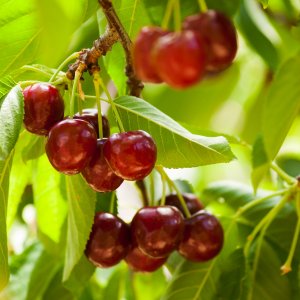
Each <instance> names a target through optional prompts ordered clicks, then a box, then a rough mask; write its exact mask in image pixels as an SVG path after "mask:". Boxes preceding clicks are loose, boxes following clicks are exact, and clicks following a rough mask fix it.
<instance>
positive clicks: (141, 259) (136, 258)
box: [125, 246, 168, 272]
mask: <svg viewBox="0 0 300 300" xmlns="http://www.w3.org/2000/svg"><path fill="white" fill-rule="evenodd" d="M167 259H168V257H167V256H166V257H160V258H154V257H151V256H149V255H146V254H145V253H143V252H142V251H141V250H140V249H139V248H138V247H137V246H133V247H132V248H131V250H130V251H129V253H128V254H127V256H126V257H125V261H126V263H127V264H128V266H129V267H130V268H131V269H132V270H133V271H135V272H154V271H156V270H157V269H159V268H160V267H161V266H162V265H163V264H164V263H165V262H166V261H167Z"/></svg>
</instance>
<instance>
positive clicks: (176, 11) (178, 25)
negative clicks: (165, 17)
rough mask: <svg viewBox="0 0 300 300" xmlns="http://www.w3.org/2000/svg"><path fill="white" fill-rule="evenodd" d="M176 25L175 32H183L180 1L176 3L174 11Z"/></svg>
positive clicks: (177, 0)
mask: <svg viewBox="0 0 300 300" xmlns="http://www.w3.org/2000/svg"><path fill="white" fill-rule="evenodd" d="M174 25H175V31H177V32H180V31H181V11H180V0H176V1H175V9H174Z"/></svg>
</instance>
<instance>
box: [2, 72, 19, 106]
mask: <svg viewBox="0 0 300 300" xmlns="http://www.w3.org/2000/svg"><path fill="white" fill-rule="evenodd" d="M16 84H17V83H16V82H15V81H14V80H13V79H12V78H11V76H4V77H3V78H1V79H0V105H1V102H2V100H3V99H4V97H6V95H7V94H8V93H9V91H10V90H11V89H12V88H13V87H14V86H15V85H16Z"/></svg>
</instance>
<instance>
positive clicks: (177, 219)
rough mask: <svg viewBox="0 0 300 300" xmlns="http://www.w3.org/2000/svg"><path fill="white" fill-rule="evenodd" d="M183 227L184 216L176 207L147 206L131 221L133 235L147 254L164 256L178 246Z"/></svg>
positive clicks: (133, 238)
mask: <svg viewBox="0 0 300 300" xmlns="http://www.w3.org/2000/svg"><path fill="white" fill-rule="evenodd" d="M183 227H184V223H183V216H182V214H181V212H180V211H179V210H178V209H177V208H176V207H174V206H152V207H150V206H148V207H147V206H146V207H143V208H141V209H140V210H139V211H138V212H137V213H136V215H135V216H134V218H133V220H132V222H131V237H132V240H134V241H136V243H137V245H138V247H139V248H140V250H141V251H143V252H144V253H145V254H147V255H150V256H152V257H164V256H167V255H169V254H170V253H171V252H172V251H173V250H175V249H176V247H177V246H178V244H179V241H180V239H181V234H182V232H183Z"/></svg>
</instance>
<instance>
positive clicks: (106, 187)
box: [82, 139, 123, 192]
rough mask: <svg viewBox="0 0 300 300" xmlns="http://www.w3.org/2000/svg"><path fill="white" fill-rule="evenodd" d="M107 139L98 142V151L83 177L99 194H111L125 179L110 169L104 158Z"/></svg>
mask: <svg viewBox="0 0 300 300" xmlns="http://www.w3.org/2000/svg"><path fill="white" fill-rule="evenodd" d="M106 141H107V139H101V140H97V150H96V152H95V154H94V156H93V158H92V159H91V160H90V162H89V163H88V165H87V166H86V167H85V168H84V169H83V171H82V175H83V177H84V178H85V180H86V181H87V183H88V184H89V185H90V186H91V187H92V188H93V189H94V190H95V191H97V192H111V191H114V190H115V189H117V188H118V187H119V186H120V185H121V183H122V182H123V179H122V178H120V177H118V176H117V175H116V174H115V173H114V172H113V171H112V169H111V168H110V166H109V165H108V163H107V161H106V160H105V158H104V156H103V147H104V145H105V143H106Z"/></svg>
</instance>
